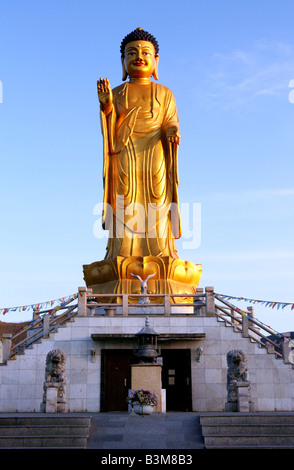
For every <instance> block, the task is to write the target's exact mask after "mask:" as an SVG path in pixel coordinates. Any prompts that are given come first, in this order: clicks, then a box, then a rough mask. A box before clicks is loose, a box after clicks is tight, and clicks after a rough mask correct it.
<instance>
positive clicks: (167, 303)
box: [164, 294, 170, 317]
mask: <svg viewBox="0 0 294 470" xmlns="http://www.w3.org/2000/svg"><path fill="white" fill-rule="evenodd" d="M164 315H165V316H166V317H169V316H170V295H169V294H165V296H164Z"/></svg>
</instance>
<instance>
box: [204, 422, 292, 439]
mask: <svg viewBox="0 0 294 470" xmlns="http://www.w3.org/2000/svg"><path fill="white" fill-rule="evenodd" d="M220 434H221V435H222V436H235V435H238V436H244V437H245V436H259V435H265V436H267V435H273V434H275V435H277V436H278V435H288V436H293V437H294V424H261V425H259V424H251V425H250V424H246V425H244V424H231V425H230V426H228V425H227V426H222V425H219V424H216V425H209V426H206V427H205V431H204V435H205V436H219V435H220Z"/></svg>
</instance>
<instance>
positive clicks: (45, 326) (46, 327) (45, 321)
mask: <svg viewBox="0 0 294 470" xmlns="http://www.w3.org/2000/svg"><path fill="white" fill-rule="evenodd" d="M42 320H43V338H49V322H50V315H48V314H47V315H45V316H44V317H43V319H42Z"/></svg>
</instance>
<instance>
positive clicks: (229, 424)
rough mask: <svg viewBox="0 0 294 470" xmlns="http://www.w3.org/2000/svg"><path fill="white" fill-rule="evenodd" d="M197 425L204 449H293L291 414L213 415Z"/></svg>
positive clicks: (203, 418) (293, 414)
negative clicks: (201, 435) (199, 425)
mask: <svg viewBox="0 0 294 470" xmlns="http://www.w3.org/2000/svg"><path fill="white" fill-rule="evenodd" d="M200 423H201V427H202V434H203V437H204V443H205V447H206V448H207V449H225V448H230V449H233V448H238V449H240V448H243V449H246V448H250V449H294V413H287V412H285V413H244V414H242V413H223V414H221V413H216V414H208V415H202V416H201V417H200Z"/></svg>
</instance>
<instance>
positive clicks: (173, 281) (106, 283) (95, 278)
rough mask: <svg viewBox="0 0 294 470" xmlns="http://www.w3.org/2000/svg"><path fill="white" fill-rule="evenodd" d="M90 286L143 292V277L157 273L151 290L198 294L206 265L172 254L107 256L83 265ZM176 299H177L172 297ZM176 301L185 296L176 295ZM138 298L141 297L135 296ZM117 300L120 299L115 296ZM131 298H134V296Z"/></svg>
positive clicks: (105, 291)
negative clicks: (165, 255)
mask: <svg viewBox="0 0 294 470" xmlns="http://www.w3.org/2000/svg"><path fill="white" fill-rule="evenodd" d="M83 271H84V280H85V283H86V286H87V287H89V288H92V291H93V294H140V293H141V283H140V280H138V279H135V278H134V277H133V275H138V276H140V277H141V279H142V280H143V281H144V280H145V279H146V277H147V276H148V275H151V274H153V273H156V274H155V275H154V276H153V277H152V278H150V279H149V280H148V284H147V293H148V294H159V295H163V294H182V295H183V294H187V295H189V294H192V295H193V294H196V288H197V287H198V284H199V281H200V277H201V272H202V265H200V264H194V263H191V262H190V261H184V260H181V259H179V258H176V259H174V258H170V257H168V256H167V257H162V258H161V257H157V256H146V257H137V256H131V257H122V256H117V257H116V258H113V259H104V260H103V261H96V262H94V263H92V264H89V265H84V266H83ZM172 299H173V300H172ZM172 299H171V302H173V303H180V302H181V301H182V302H183V301H184V299H183V298H182V299H181V298H180V297H178V298H177V297H174V298H172ZM133 301H134V302H137V301H138V299H137V298H134V299H133ZM114 302H120V300H119V298H114ZM130 302H132V300H131V299H130ZM150 302H151V303H152V302H154V303H157V302H158V298H156V297H151V298H150Z"/></svg>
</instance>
